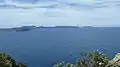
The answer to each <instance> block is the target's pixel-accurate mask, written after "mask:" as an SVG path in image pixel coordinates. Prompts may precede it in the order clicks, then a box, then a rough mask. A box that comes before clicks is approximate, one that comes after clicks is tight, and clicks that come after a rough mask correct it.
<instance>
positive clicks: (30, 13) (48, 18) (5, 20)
mask: <svg viewBox="0 0 120 67" xmlns="http://www.w3.org/2000/svg"><path fill="white" fill-rule="evenodd" d="M24 1H25V2H24ZM119 4H120V1H119V0H49V1H48V0H44V1H38V0H22V1H18V0H15V1H4V2H1V3H0V27H13V26H22V25H38V26H39V25H46V26H50V25H94V26H120V23H119V22H120V19H119V17H120V8H119V7H120V5H119Z"/></svg>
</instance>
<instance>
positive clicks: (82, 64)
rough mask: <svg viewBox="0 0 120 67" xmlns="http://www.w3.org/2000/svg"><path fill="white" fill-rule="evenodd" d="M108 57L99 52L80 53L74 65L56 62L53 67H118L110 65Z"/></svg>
mask: <svg viewBox="0 0 120 67" xmlns="http://www.w3.org/2000/svg"><path fill="white" fill-rule="evenodd" d="M109 62H110V61H109V59H108V57H107V56H106V55H105V54H103V53H102V52H101V51H99V50H95V51H93V52H82V53H81V54H80V58H79V59H78V60H77V61H76V63H75V64H72V63H63V62H58V63H57V64H55V65H54V67H120V66H115V64H113V65H111V64H110V63H109Z"/></svg>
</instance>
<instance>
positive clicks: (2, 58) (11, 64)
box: [0, 52, 27, 67]
mask: <svg viewBox="0 0 120 67" xmlns="http://www.w3.org/2000/svg"><path fill="white" fill-rule="evenodd" d="M0 67H27V66H26V65H24V64H23V63H18V62H16V61H15V60H14V59H12V58H11V57H10V56H9V55H6V54H5V53H2V52H0Z"/></svg>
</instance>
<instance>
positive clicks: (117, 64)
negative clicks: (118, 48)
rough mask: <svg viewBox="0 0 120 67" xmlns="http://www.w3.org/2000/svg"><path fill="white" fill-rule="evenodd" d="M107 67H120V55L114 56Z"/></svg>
mask: <svg viewBox="0 0 120 67" xmlns="http://www.w3.org/2000/svg"><path fill="white" fill-rule="evenodd" d="M107 67H120V53H118V54H116V56H115V57H114V58H113V60H111V61H109V63H108V65H107Z"/></svg>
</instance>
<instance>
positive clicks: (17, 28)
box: [0, 25, 92, 32]
mask: <svg viewBox="0 0 120 67" xmlns="http://www.w3.org/2000/svg"><path fill="white" fill-rule="evenodd" d="M42 28H92V26H83V27H79V26H38V27H37V26H34V25H32V26H21V27H13V28H0V31H16V32H25V31H30V30H33V29H42Z"/></svg>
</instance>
